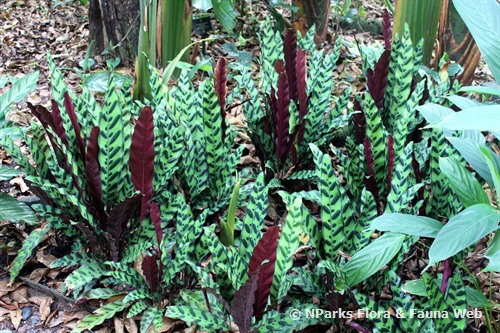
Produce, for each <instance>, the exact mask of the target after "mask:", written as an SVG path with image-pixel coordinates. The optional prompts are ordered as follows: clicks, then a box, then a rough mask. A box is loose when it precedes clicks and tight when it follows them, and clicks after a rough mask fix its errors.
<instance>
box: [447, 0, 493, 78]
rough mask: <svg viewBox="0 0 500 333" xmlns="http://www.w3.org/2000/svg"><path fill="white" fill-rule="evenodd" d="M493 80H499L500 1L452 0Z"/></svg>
mask: <svg viewBox="0 0 500 333" xmlns="http://www.w3.org/2000/svg"><path fill="white" fill-rule="evenodd" d="M453 4H454V5H455V8H456V10H457V12H458V14H460V17H461V18H462V20H463V21H464V22H465V24H466V25H467V28H468V29H469V31H470V33H471V34H472V37H474V41H475V42H476V44H477V46H478V47H479V50H480V51H481V54H482V55H483V57H484V60H485V61H486V64H487V65H488V67H489V68H490V70H491V73H492V74H493V77H494V78H495V81H497V82H500V57H499V56H498V55H499V54H500V15H499V13H500V3H498V1H497V0H481V1H470V0H453Z"/></svg>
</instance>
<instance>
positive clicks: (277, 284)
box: [271, 196, 302, 298]
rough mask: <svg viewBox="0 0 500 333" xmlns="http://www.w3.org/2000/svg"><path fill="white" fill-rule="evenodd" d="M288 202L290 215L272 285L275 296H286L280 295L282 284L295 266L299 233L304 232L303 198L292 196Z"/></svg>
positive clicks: (285, 225)
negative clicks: (302, 224)
mask: <svg viewBox="0 0 500 333" xmlns="http://www.w3.org/2000/svg"><path fill="white" fill-rule="evenodd" d="M284 199H285V198H284ZM286 204H287V210H288V215H287V216H286V218H285V224H284V225H283V230H282V232H281V237H280V239H279V241H278V249H277V253H276V264H275V267H274V278H273V283H272V286H271V294H272V295H273V297H275V298H279V297H280V296H284V295H280V289H281V285H282V282H283V281H284V279H285V276H286V274H287V272H288V270H289V269H290V268H291V267H292V266H293V258H292V256H293V254H294V253H295V251H296V250H297V248H298V247H299V244H300V241H299V235H300V234H301V233H302V228H301V222H302V215H301V205H302V199H301V198H300V197H298V196H296V197H290V202H287V203H286Z"/></svg>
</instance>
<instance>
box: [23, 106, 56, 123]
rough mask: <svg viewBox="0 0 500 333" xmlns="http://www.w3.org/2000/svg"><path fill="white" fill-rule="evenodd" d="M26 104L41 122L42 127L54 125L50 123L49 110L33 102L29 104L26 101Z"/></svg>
mask: <svg viewBox="0 0 500 333" xmlns="http://www.w3.org/2000/svg"><path fill="white" fill-rule="evenodd" d="M27 104H28V108H29V109H30V110H31V113H33V115H34V116H35V117H37V118H38V120H40V123H42V125H43V127H44V128H48V127H50V128H54V125H53V124H52V115H51V114H50V112H49V110H47V109H46V108H44V107H43V106H41V105H36V106H33V104H31V103H30V102H28V103H27Z"/></svg>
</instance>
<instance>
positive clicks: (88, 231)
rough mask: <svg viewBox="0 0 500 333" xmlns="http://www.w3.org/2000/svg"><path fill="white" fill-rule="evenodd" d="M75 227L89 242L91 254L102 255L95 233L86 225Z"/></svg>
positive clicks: (80, 224)
mask: <svg viewBox="0 0 500 333" xmlns="http://www.w3.org/2000/svg"><path fill="white" fill-rule="evenodd" d="M76 227H77V228H78V229H79V230H80V231H81V232H82V233H83V234H84V235H85V236H86V237H87V239H88V240H89V244H90V247H91V249H92V252H93V253H95V254H98V255H101V254H102V248H101V242H100V241H99V240H98V239H97V233H96V231H95V230H94V229H93V228H92V227H90V226H89V225H87V224H84V223H77V224H76Z"/></svg>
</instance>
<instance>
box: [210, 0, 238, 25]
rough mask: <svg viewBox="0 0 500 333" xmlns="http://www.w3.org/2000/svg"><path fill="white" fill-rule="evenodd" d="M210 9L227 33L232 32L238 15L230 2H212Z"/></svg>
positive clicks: (219, 0)
mask: <svg viewBox="0 0 500 333" xmlns="http://www.w3.org/2000/svg"><path fill="white" fill-rule="evenodd" d="M212 7H213V10H214V12H215V15H216V16H217V19H218V20H219V23H220V24H221V25H222V26H223V27H224V29H226V31H227V32H233V29H234V26H235V25H236V17H237V16H238V13H237V12H236V11H235V10H234V6H233V4H232V2H231V1H230V0H212Z"/></svg>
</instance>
